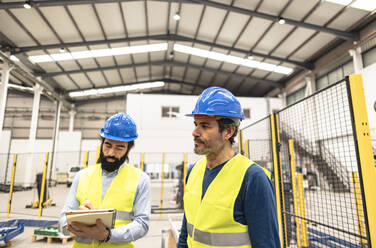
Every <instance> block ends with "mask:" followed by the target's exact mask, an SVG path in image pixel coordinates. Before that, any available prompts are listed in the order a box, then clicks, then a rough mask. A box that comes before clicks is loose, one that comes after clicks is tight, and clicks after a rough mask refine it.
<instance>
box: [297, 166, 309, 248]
mask: <svg viewBox="0 0 376 248" xmlns="http://www.w3.org/2000/svg"><path fill="white" fill-rule="evenodd" d="M297 181H298V194H299V216H300V217H302V220H301V221H300V227H301V233H302V247H308V233H307V221H306V220H305V219H306V207H305V200H304V188H303V174H302V173H298V175H297Z"/></svg>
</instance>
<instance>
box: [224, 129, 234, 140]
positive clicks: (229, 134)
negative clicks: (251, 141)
mask: <svg viewBox="0 0 376 248" xmlns="http://www.w3.org/2000/svg"><path fill="white" fill-rule="evenodd" d="M234 133H235V127H230V128H225V129H224V130H223V138H224V139H226V140H229V139H230V138H231V137H232V135H234Z"/></svg>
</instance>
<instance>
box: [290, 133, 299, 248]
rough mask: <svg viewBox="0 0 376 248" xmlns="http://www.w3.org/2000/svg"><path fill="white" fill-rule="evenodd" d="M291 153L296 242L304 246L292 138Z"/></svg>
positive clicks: (291, 141)
mask: <svg viewBox="0 0 376 248" xmlns="http://www.w3.org/2000/svg"><path fill="white" fill-rule="evenodd" d="M289 154H290V171H291V186H292V196H293V200H294V215H295V223H296V242H297V244H298V248H299V247H302V244H301V232H300V219H299V218H298V216H299V209H298V200H297V198H296V196H297V195H298V194H297V190H296V175H295V173H296V169H295V168H296V167H295V153H294V141H293V140H292V139H290V140H289Z"/></svg>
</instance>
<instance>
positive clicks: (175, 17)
mask: <svg viewBox="0 0 376 248" xmlns="http://www.w3.org/2000/svg"><path fill="white" fill-rule="evenodd" d="M173 18H174V20H175V21H179V20H180V18H181V16H180V14H179V12H177V13H176V14H175V15H174V16H173Z"/></svg>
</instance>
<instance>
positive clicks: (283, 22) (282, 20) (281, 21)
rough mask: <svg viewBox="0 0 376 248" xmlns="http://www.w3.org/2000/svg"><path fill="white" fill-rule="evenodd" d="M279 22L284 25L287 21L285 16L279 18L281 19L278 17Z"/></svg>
mask: <svg viewBox="0 0 376 248" xmlns="http://www.w3.org/2000/svg"><path fill="white" fill-rule="evenodd" d="M278 23H279V24H281V25H283V24H285V23H286V20H285V19H283V18H279V19H278Z"/></svg>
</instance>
